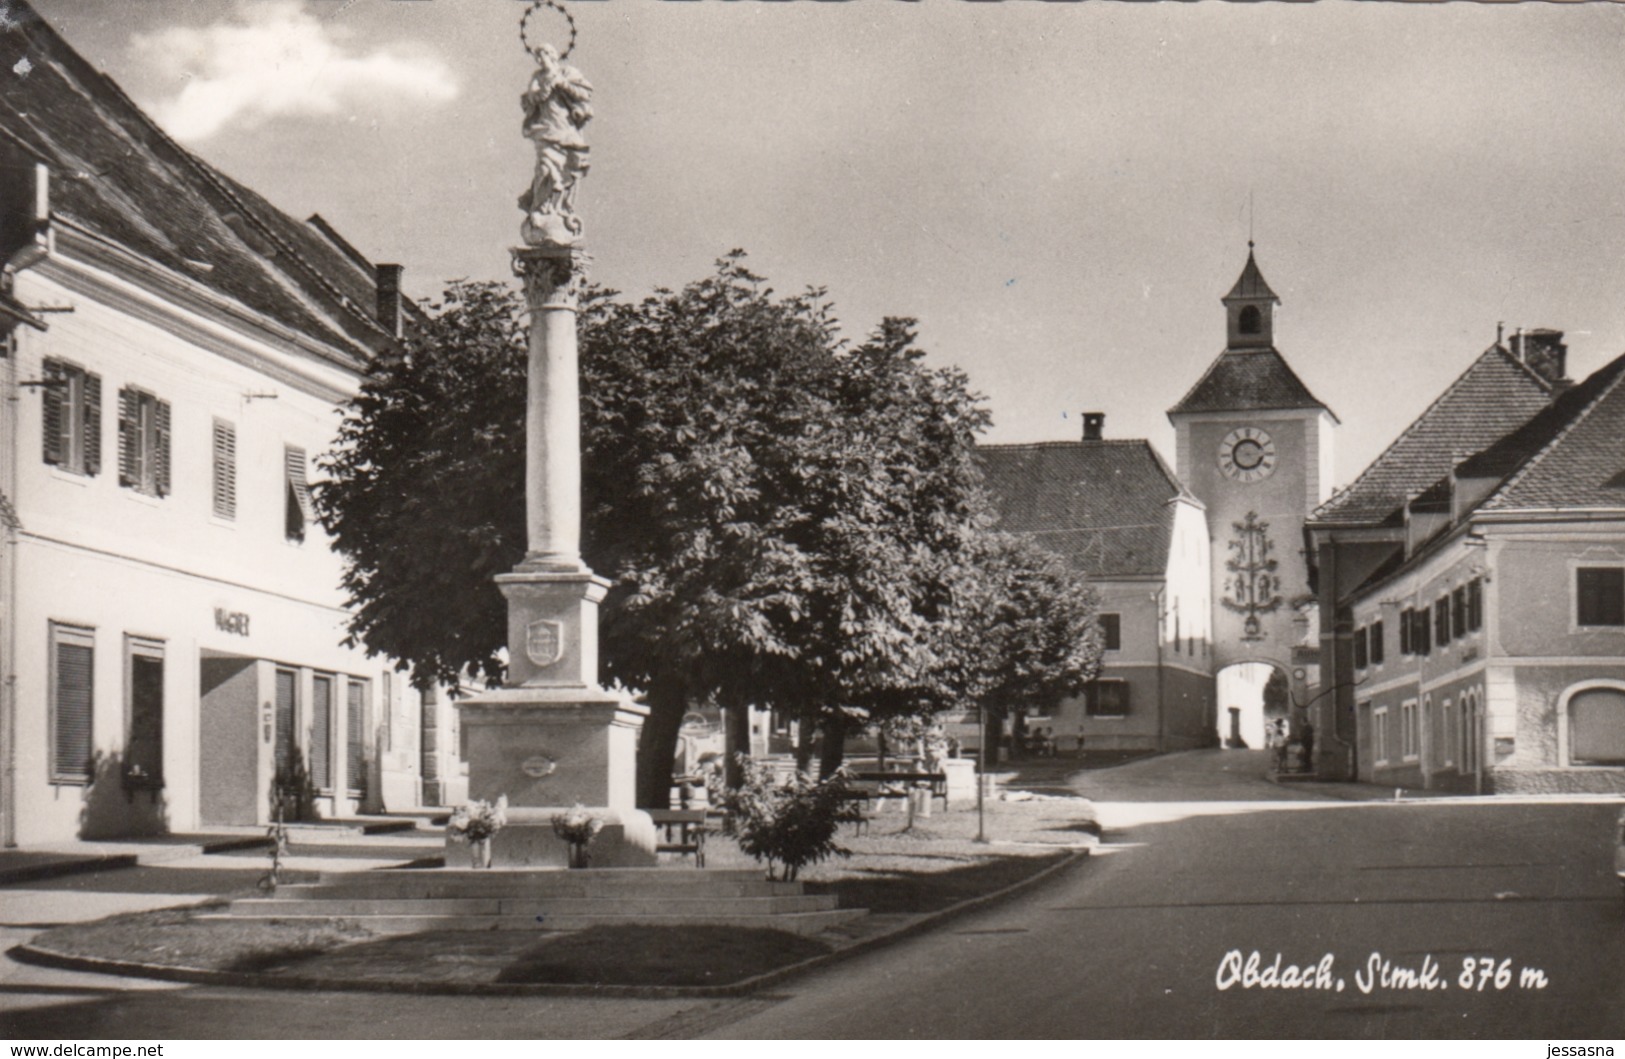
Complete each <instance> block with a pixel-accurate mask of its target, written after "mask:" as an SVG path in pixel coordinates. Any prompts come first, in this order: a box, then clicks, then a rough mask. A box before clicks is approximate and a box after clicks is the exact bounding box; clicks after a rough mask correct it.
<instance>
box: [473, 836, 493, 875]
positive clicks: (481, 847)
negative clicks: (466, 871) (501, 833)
mask: <svg viewBox="0 0 1625 1059" xmlns="http://www.w3.org/2000/svg"><path fill="white" fill-rule="evenodd" d="M468 866H469V867H470V868H489V867H490V866H491V840H490V839H488V838H476V839H472V840H470V841H469V843H468Z"/></svg>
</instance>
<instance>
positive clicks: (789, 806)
mask: <svg viewBox="0 0 1625 1059" xmlns="http://www.w3.org/2000/svg"><path fill="white" fill-rule="evenodd" d="M739 757H740V764H741V766H742V768H743V771H744V782H743V783H741V784H740V786H739V788H738V789H737V790H727V791H718V792H716V794H715V795H714V796H713V797H714V800H716V801H718V802H719V803H720V804H721V805H722V807H723V808H724V809H726V810H727V813H728V817H727V824H726V825H725V827H724V831H725V832H726V833H727V834H729V835H732V836H734V838H736V839H737V840H738V842H739V848H740V849H742V850H744V851H745V852H746V853H748V854H750V855H751V856H753V857H755V858H756V859H757V860H759V861H766V862H767V877H768V878H769V879H782V880H784V881H785V882H793V881H795V878H796V876H797V875H798V874H800V872H801V869H802V867H803V866H805V865H808V864H817V863H818V862H819V861H821V860H824V859H825V858H827V857H830V856H842V857H844V856H847V855H848V853H847V850H845V849H842V848H841V847H840V846H838V845H836V844H835V831H836V828H837V827H839V826H840V821H841V813H842V811H843V810H844V808H845V802H846V785H847V774H846V772H845V771H844V770H841V771H837V772H836V773H835V774H834V775H832V776H830V777H828V778H827V779H824V780H814V779H813V778H812V777H811V776H808V775H806V774H805V773H801V772H795V773H792V774H791V775H790V776H788V777H786V778H785V779H784V780H782V781H778V780H775V779H774V777H773V769H772V768H771V767H770V766H768V765H765V764H762V763H760V762H755V761H752V760H750V759H749V758H748V757H746V756H745V755H744V754H741V755H739Z"/></svg>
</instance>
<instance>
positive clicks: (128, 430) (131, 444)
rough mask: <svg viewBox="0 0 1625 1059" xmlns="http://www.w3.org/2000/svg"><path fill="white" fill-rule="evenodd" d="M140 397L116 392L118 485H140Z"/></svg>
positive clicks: (124, 391) (129, 393)
mask: <svg viewBox="0 0 1625 1059" xmlns="http://www.w3.org/2000/svg"><path fill="white" fill-rule="evenodd" d="M140 431H141V395H140V394H138V393H136V392H135V391H134V390H131V389H128V388H125V389H121V390H119V392H118V484H119V485H129V486H136V487H138V488H139V487H140V485H141V468H140V466H139V464H140V456H141V438H140Z"/></svg>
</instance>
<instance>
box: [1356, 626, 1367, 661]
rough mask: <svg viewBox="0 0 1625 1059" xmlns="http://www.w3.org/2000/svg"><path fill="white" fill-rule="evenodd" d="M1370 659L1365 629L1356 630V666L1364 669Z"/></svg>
mask: <svg viewBox="0 0 1625 1059" xmlns="http://www.w3.org/2000/svg"><path fill="white" fill-rule="evenodd" d="M1368 661H1370V659H1369V658H1368V657H1367V655H1366V637H1365V630H1364V629H1355V630H1354V668H1355V669H1364V668H1365V667H1366V663H1367V662H1368Z"/></svg>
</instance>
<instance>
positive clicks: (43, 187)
mask: <svg viewBox="0 0 1625 1059" xmlns="http://www.w3.org/2000/svg"><path fill="white" fill-rule="evenodd" d="M50 219H51V167H50V166H48V165H46V164H45V163H44V162H39V163H37V164H35V166H34V223H35V224H36V225H37V226H39V227H41V228H43V227H45V224H46V222H47V221H49V220H50Z"/></svg>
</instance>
